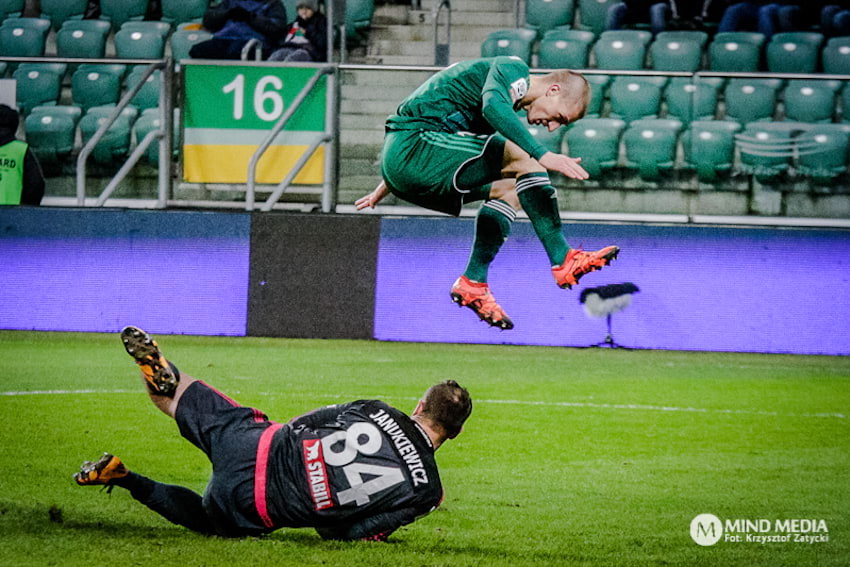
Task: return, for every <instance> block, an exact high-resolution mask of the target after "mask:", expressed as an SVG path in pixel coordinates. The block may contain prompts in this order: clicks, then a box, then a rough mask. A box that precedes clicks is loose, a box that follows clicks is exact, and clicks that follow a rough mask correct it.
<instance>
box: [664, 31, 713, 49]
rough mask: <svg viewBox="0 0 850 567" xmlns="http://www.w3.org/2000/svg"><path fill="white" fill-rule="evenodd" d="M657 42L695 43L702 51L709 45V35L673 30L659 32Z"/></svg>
mask: <svg viewBox="0 0 850 567" xmlns="http://www.w3.org/2000/svg"><path fill="white" fill-rule="evenodd" d="M655 41H695V42H697V43H698V44H699V48H700V49H705V46H706V44H707V43H708V34H707V33H706V32H704V31H697V30H694V31H691V30H671V31H663V32H658V35H656V36H655Z"/></svg>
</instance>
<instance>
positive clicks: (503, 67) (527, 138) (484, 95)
mask: <svg viewBox="0 0 850 567" xmlns="http://www.w3.org/2000/svg"><path fill="white" fill-rule="evenodd" d="M501 61H502V60H497V61H496V62H494V63H493V66H492V67H491V68H490V73H489V74H488V75H487V80H486V81H485V82H484V88H483V89H482V91H481V113H482V115H483V116H484V118H485V119H486V120H487V122H489V123H490V125H491V126H493V128H494V129H495V130H496V131H497V132H499V133H500V134H502V135H503V136H504V137H505V138H507V139H508V140H510V141H512V142H513V143H515V144H516V145H518V146H519V147H520V148H521V149H522V150H523V151H525V152H526V153H527V154H528V155H530V156H531V157H533V158H534V159H536V160H537V161H539V162H540V165H542V166H543V167H545V168H546V169H548V170H552V171H557V172H558V173H561V174H563V175H565V176H567V177H570V178H572V179H587V178H588V174H587V172H586V171H585V170H584V168H583V167H581V166H580V165H579V163H580V162H581V158H572V157H569V156H566V155H563V154H556V153H554V152H550V151H549V150H547V149H546V147H545V146H543V144H541V143H540V142H538V141H537V140H535V139H534V136H532V135H531V133H530V132H529V131H528V128H526V127H525V125H524V124H523V123H522V120H520V118H519V116H517V114H516V111H515V110H514V102H515V101H514V100H512V98H511V96H512V94H511V91H510V90H506V89H505V85H510V84H515V83H516V82H517V81H523V80H524V79H525V77H527V76H528V67H527V66H526V65H525V63H523V62H521V61H518V60H513V59H512V60H510V61H509V62H507V63H505V62H501ZM524 94H525V93H515V94H514V95H513V96H516V97H517V100H519V98H522V96H523V95H524Z"/></svg>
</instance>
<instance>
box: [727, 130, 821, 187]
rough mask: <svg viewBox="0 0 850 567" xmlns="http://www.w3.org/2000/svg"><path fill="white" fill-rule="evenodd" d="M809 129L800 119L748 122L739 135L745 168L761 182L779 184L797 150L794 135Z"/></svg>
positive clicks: (743, 166)
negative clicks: (792, 120)
mask: <svg viewBox="0 0 850 567" xmlns="http://www.w3.org/2000/svg"><path fill="white" fill-rule="evenodd" d="M808 128H809V125H808V124H803V123H799V122H761V123H751V124H747V125H746V127H745V128H744V131H743V132H741V133H740V134H736V135H735V142H736V146H737V147H738V150H739V151H740V153H741V169H742V171H744V172H745V173H749V174H751V175H753V176H754V177H755V178H756V179H757V180H758V181H759V182H761V183H764V184H768V185H771V184H775V183H776V182H777V181H778V180H779V178H780V176H781V175H782V174H783V173H784V172H786V171H787V170H788V168H789V167H790V166H791V162H792V157H793V156H794V155H795V153H796V148H795V141H794V137H795V136H796V135H797V134H799V133H800V132H803V131H805V130H806V129H808Z"/></svg>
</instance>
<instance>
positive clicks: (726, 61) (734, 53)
mask: <svg viewBox="0 0 850 567" xmlns="http://www.w3.org/2000/svg"><path fill="white" fill-rule="evenodd" d="M729 33H731V32H729ZM718 35H720V34H718ZM760 58H761V46H759V45H757V44H755V43H749V42H742V41H734V40H718V39H716V38H715V40H714V41H712V42H711V44H709V46H708V62H709V68H710V69H711V70H712V71H725V72H738V73H754V72H756V71H758V70H759V62H760Z"/></svg>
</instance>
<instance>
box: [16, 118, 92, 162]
mask: <svg viewBox="0 0 850 567" xmlns="http://www.w3.org/2000/svg"><path fill="white" fill-rule="evenodd" d="M80 116H82V110H81V109H80V108H79V107H77V106H68V105H56V106H36V107H35V108H33V109H32V112H31V113H30V115H29V116H27V118H26V120H25V121H24V126H25V130H26V140H27V143H28V144H29V145H30V147H31V148H32V150H33V152H35V155H36V157H38V159H39V161H40V162H41V164H42V165H49V164H59V163H62V162H63V161H65V159H66V158H67V157H68V156H69V155H70V154H71V152H73V150H74V143H75V141H76V137H77V122H79V120H80Z"/></svg>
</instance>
